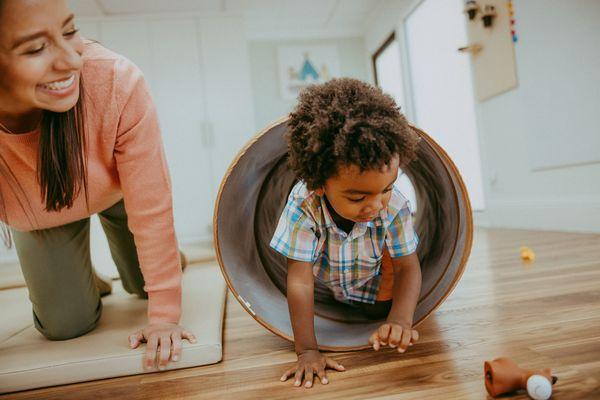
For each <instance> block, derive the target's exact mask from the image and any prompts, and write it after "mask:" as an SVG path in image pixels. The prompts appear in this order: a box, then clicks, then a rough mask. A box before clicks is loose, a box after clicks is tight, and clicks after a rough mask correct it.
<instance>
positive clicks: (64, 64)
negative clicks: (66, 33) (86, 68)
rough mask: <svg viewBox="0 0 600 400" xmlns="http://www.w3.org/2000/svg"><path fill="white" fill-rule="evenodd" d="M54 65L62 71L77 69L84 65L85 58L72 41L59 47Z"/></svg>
mask: <svg viewBox="0 0 600 400" xmlns="http://www.w3.org/2000/svg"><path fill="white" fill-rule="evenodd" d="M54 67H55V68H56V69H58V70H61V71H77V70H80V69H81V68H82V67H83V58H82V57H81V54H80V53H79V52H78V51H77V49H76V48H75V47H73V46H72V45H71V44H70V43H64V44H61V45H60V46H59V47H58V53H57V55H56V61H55V63H54Z"/></svg>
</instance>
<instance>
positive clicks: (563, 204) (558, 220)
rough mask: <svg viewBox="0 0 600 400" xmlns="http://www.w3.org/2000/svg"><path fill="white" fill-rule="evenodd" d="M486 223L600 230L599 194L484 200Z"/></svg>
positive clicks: (567, 229) (562, 229) (496, 225)
mask: <svg viewBox="0 0 600 400" xmlns="http://www.w3.org/2000/svg"><path fill="white" fill-rule="evenodd" d="M485 214H486V219H487V220H488V221H489V226H490V227H498V228H519V229H538V230H558V231H568V232H588V233H600V199H599V198H585V199H582V198H570V199H569V198H565V199H523V200H513V199H501V200H495V201H488V202H487V208H486V211H485Z"/></svg>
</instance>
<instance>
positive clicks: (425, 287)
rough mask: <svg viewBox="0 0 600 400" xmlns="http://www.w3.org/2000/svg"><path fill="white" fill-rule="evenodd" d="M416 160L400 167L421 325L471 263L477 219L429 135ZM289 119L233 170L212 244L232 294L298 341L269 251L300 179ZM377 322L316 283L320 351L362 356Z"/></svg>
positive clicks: (280, 261)
mask: <svg viewBox="0 0 600 400" xmlns="http://www.w3.org/2000/svg"><path fill="white" fill-rule="evenodd" d="M412 129H414V131H415V132H416V133H417V134H418V135H419V136H420V137H421V142H420V144H419V148H418V158H417V160H415V161H413V162H412V163H410V164H409V165H408V166H406V167H404V168H402V172H403V173H405V174H406V175H407V176H408V178H410V181H411V183H412V185H413V188H414V191H415V195H416V200H417V210H416V213H415V216H414V218H415V228H416V230H417V233H418V235H419V238H420V244H419V248H418V250H417V252H418V255H419V259H420V262H421V268H422V276H423V284H422V289H421V295H420V299H419V303H418V305H417V308H416V311H415V316H414V321H415V325H418V324H419V323H421V322H422V321H423V320H424V319H425V318H426V317H427V316H429V315H430V314H431V313H432V312H433V311H434V310H435V309H436V308H437V307H439V306H440V305H441V303H442V302H443V301H444V300H445V299H446V298H447V297H448V295H449V294H450V292H451V291H452V289H453V288H454V287H455V285H456V284H457V283H458V281H459V279H460V277H461V275H462V273H463V271H464V269H465V265H466V263H467V259H468V257H469V253H470V250H471V245H472V239H473V218H472V213H471V205H470V202H469V197H468V194H467V191H466V188H465V185H464V183H463V180H462V178H461V176H460V174H459V172H458V170H457V168H456V166H455V165H454V163H453V162H452V161H451V160H450V158H449V157H448V155H447V154H446V152H445V151H444V150H443V149H442V148H441V147H440V146H439V145H438V144H437V143H436V142H435V141H434V140H433V139H432V138H431V137H429V136H428V135H427V134H426V133H424V132H422V131H421V130H419V129H417V128H415V127H412ZM286 130H287V118H282V119H280V120H278V121H277V122H275V123H273V124H272V125H270V126H268V127H267V128H265V129H264V130H263V131H262V132H260V133H259V134H258V135H257V136H256V137H255V138H253V139H252V140H251V141H250V142H249V143H248V144H247V145H246V147H245V148H244V149H243V150H241V151H240V153H239V154H238V156H237V157H236V158H235V160H234V161H233V162H232V164H231V166H230V167H229V169H228V171H227V173H226V175H225V177H224V179H223V182H222V183H221V187H220V190H219V193H218V196H217V200H216V207H215V214H214V240H215V250H216V254H217V259H218V261H219V264H220V266H221V270H222V272H223V275H224V277H225V280H226V281H227V285H228V286H229V289H230V290H231V291H232V293H233V294H234V296H235V297H236V299H237V300H238V301H239V302H240V304H241V305H242V306H243V307H244V309H245V310H246V311H247V312H248V313H250V315H252V317H253V318H254V319H256V321H258V322H259V323H260V324H262V325H263V326H264V327H265V328H267V329H268V330H270V331H272V332H273V333H275V334H277V335H279V336H281V337H283V338H285V339H288V340H290V341H292V340H293V333H292V328H291V324H290V317H289V312H288V306H287V300H286V296H285V291H286V260H285V258H284V257H283V256H281V255H280V254H278V253H277V252H275V251H274V250H272V249H271V248H270V247H269V242H270V239H271V237H272V235H273V232H274V230H275V228H276V226H277V222H278V220H279V216H280V214H281V212H282V210H283V207H284V206H285V204H286V200H287V197H288V194H289V193H290V191H291V189H292V187H293V186H294V184H295V182H296V179H295V176H294V174H293V172H292V171H291V170H290V169H289V168H288V165H287V157H286V153H287V145H286V141H285V136H284V135H285V133H286ZM379 325H380V321H373V320H368V319H366V318H365V317H364V316H362V315H361V314H359V312H358V311H357V310H356V309H355V308H354V307H351V306H348V305H345V304H342V303H339V302H336V301H335V300H334V299H333V296H332V295H331V294H330V291H329V289H328V288H327V287H326V286H325V285H324V284H323V283H320V282H318V280H317V279H315V334H316V337H317V341H318V343H319V347H320V348H321V349H323V350H357V349H361V348H365V347H368V338H369V336H370V335H371V333H372V332H373V331H374V330H375V329H377V328H378V327H379Z"/></svg>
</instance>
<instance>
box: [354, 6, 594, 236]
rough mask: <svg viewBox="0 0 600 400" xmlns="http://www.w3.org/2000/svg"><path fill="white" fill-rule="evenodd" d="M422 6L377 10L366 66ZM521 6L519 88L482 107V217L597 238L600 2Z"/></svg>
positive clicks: (497, 224) (479, 106)
mask: <svg viewBox="0 0 600 400" xmlns="http://www.w3.org/2000/svg"><path fill="white" fill-rule="evenodd" d="M417 3H418V0H396V1H393V0H389V1H387V2H386V3H385V4H384V5H383V6H382V7H381V8H380V10H378V15H377V16H376V18H374V20H373V21H372V22H371V25H370V27H369V29H368V30H367V33H366V35H365V45H366V47H367V51H368V54H367V55H366V59H365V61H366V62H367V63H368V64H370V56H371V54H372V53H373V52H374V51H375V50H376V49H377V48H378V47H379V46H380V45H381V43H383V41H384V40H385V38H386V37H387V36H389V34H390V32H391V31H392V30H394V29H396V33H397V37H401V38H402V37H403V36H402V25H401V21H402V19H403V18H404V16H405V15H406V14H407V13H408V11H409V10H410V9H411V8H413V7H414V6H415V4H417ZM514 8H515V18H516V29H517V35H518V37H519V41H518V43H517V44H516V46H515V52H516V62H517V75H518V78H519V86H518V87H517V88H516V89H514V90H511V91H509V92H507V93H504V94H501V95H499V96H496V97H494V98H492V99H489V100H487V101H484V102H481V103H477V104H476V113H477V122H478V123H477V125H478V132H479V141H480V146H481V157H482V167H483V175H484V194H485V200H486V211H485V218H483V219H482V221H485V224H487V225H490V226H495V227H512V228H528V229H550V230H570V231H593V232H600V147H598V146H595V144H596V143H598V140H599V139H598V138H599V137H600V124H599V123H598V122H597V121H598V115H600V47H599V46H598V44H597V42H598V38H600V24H598V21H600V2H597V1H592V0H527V1H515V2H514ZM404 62H406V60H404ZM409 111H410V110H409ZM409 114H410V113H409ZM541 166H545V167H541Z"/></svg>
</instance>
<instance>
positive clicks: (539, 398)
mask: <svg viewBox="0 0 600 400" xmlns="http://www.w3.org/2000/svg"><path fill="white" fill-rule="evenodd" d="M527 394H528V395H529V397H531V398H532V399H533V400H548V399H549V398H550V396H552V384H551V383H550V381H549V380H548V379H546V378H545V377H543V376H542V375H531V376H530V377H529V379H527Z"/></svg>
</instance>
